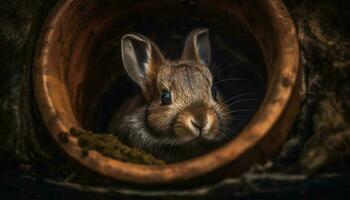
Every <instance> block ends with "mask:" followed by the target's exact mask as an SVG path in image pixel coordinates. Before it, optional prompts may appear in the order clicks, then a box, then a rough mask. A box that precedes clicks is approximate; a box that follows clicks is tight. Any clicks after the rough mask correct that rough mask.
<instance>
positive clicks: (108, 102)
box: [81, 1, 266, 134]
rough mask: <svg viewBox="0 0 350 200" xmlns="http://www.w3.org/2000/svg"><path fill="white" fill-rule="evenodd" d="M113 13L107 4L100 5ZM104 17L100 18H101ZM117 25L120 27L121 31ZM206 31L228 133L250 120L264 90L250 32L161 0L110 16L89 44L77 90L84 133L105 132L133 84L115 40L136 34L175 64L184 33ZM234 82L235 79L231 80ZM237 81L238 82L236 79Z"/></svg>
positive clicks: (205, 11)
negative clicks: (228, 116) (227, 106)
mask: <svg viewBox="0 0 350 200" xmlns="http://www.w3.org/2000/svg"><path fill="white" fill-rule="evenodd" d="M105 9H106V10H105V13H107V14H108V12H109V13H113V6H112V5H110V6H109V7H108V5H106V6H105ZM107 14H105V15H107ZM121 27H122V28H121ZM198 27H205V28H209V30H210V41H211V47H212V64H211V66H210V69H211V71H212V73H213V75H214V82H216V83H215V86H216V87H217V88H218V90H219V91H220V92H221V94H222V95H223V96H224V97H225V99H226V100H228V99H230V98H232V99H231V100H229V101H228V104H232V105H231V106H230V108H231V111H232V112H233V113H232V114H233V115H234V117H235V118H237V119H235V120H234V121H233V124H232V127H230V129H231V130H232V131H233V132H234V134H237V133H238V132H239V131H240V130H241V129H242V128H243V127H244V126H245V125H246V124H247V122H249V120H250V119H251V118H252V117H253V115H254V113H255V112H256V111H257V109H258V107H259V105H260V104H261V102H262V100H263V97H264V94H265V90H266V70H265V64H264V58H263V55H262V52H261V50H260V48H259V46H258V44H257V42H256V41H255V38H254V37H253V36H252V34H251V33H250V32H249V31H248V30H247V29H246V27H244V26H243V25H242V24H241V23H240V22H239V21H238V20H235V19H234V18H233V17H232V16H231V15H229V13H227V12H224V11H223V10H220V9H219V8H216V7H213V6H211V7H209V6H208V5H207V4H193V5H191V4H188V3H186V4H184V3H181V1H161V3H159V4H144V5H143V4H141V5H139V9H130V10H128V9H126V12H124V13H123V14H121V15H118V16H115V17H113V19H112V20H111V22H110V24H109V25H108V26H106V27H105V28H104V30H103V31H102V32H101V33H100V35H99V37H98V39H97V40H96V42H95V43H94V48H92V49H93V51H92V53H91V55H90V58H89V61H88V70H87V76H86V77H87V78H86V80H85V84H84V89H83V98H82V99H83V102H82V106H83V107H85V108H86V109H84V108H83V109H81V110H82V111H84V114H83V115H82V121H83V125H84V128H85V129H88V130H93V131H94V132H105V128H106V126H107V125H108V123H109V121H110V118H111V116H112V115H113V113H115V112H116V110H117V109H118V106H120V105H121V103H122V102H123V101H124V100H126V99H127V98H129V97H131V96H133V95H136V94H138V93H139V92H140V91H139V88H138V86H137V85H136V84H135V83H134V82H132V81H131V79H130V78H129V77H128V76H127V75H126V74H125V71H124V68H123V66H122V61H121V57H120V56H121V50H120V39H121V37H122V36H123V35H124V34H126V33H140V34H142V35H145V36H147V37H148V38H150V39H151V40H153V41H154V42H155V43H156V44H157V45H158V46H159V47H160V49H161V51H162V52H163V53H164V55H165V57H166V58H168V59H170V60H174V59H175V60H176V59H177V58H178V57H179V55H180V53H181V51H182V48H183V44H184V41H185V38H186V36H187V34H188V33H189V32H190V31H192V30H193V29H195V28H198ZM235 79H236V80H235ZM237 79H238V80H237Z"/></svg>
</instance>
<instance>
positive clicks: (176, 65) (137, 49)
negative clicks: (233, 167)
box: [108, 29, 230, 162]
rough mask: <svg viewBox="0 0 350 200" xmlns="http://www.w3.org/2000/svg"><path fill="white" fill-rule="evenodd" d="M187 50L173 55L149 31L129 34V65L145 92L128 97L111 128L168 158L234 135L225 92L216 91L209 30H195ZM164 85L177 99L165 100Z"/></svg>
mask: <svg viewBox="0 0 350 200" xmlns="http://www.w3.org/2000/svg"><path fill="white" fill-rule="evenodd" d="M183 52H184V53H183V55H182V59H181V60H179V61H177V62H173V61H168V60H166V59H164V57H163V55H162V53H161V52H160V50H159V49H158V47H157V46H156V45H155V44H154V43H153V42H152V41H150V40H149V39H147V38H146V37H144V36H141V35H134V34H128V35H126V36H124V37H123V39H122V54H123V61H124V67H125V68H126V71H127V73H128V75H129V76H130V78H131V79H133V80H134V81H135V82H136V83H138V84H139V86H140V87H141V89H142V92H143V93H142V94H140V95H138V96H136V97H134V98H132V99H129V100H127V101H126V102H125V103H124V105H122V106H121V109H120V110H119V111H118V112H117V113H116V115H115V116H114V118H113V120H112V122H111V124H110V126H109V128H108V130H109V131H110V132H113V133H115V134H117V135H118V137H120V138H121V140H122V141H124V142H125V143H126V144H128V145H130V146H133V147H137V148H140V149H143V150H144V151H146V152H149V153H152V154H153V155H154V156H156V157H158V158H160V159H163V160H165V161H167V162H174V161H178V160H183V159H186V158H189V157H192V156H196V155H198V154H200V153H204V152H206V151H208V150H211V149H212V148H213V147H215V146H217V145H220V144H222V143H223V142H225V141H227V140H228V139H229V138H230V136H229V135H228V132H227V128H226V127H227V126H228V122H229V120H230V112H229V109H228V107H227V105H226V104H225V103H224V102H223V99H222V97H221V96H220V94H219V93H217V95H216V96H214V94H212V87H213V77H212V74H211V72H210V70H209V68H208V65H209V64H210V63H208V62H210V58H208V56H209V57H210V43H209V37H208V30H206V29H196V30H194V31H193V32H191V33H190V34H189V36H188V38H187V40H186V42H185V47H184V51H183ZM162 91H169V92H170V93H171V104H169V105H164V104H163V103H162V101H161V93H162Z"/></svg>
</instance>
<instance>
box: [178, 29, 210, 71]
mask: <svg viewBox="0 0 350 200" xmlns="http://www.w3.org/2000/svg"><path fill="white" fill-rule="evenodd" d="M181 59H182V60H187V61H195V62H200V63H201V64H203V65H206V66H209V65H210V61H211V47H210V41H209V30H208V29H203V28H198V29H195V30H193V31H192V32H191V33H190V34H189V35H188V36H187V39H186V42H185V47H184V50H183V52H182V56H181Z"/></svg>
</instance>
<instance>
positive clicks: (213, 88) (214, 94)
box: [211, 86, 218, 101]
mask: <svg viewBox="0 0 350 200" xmlns="http://www.w3.org/2000/svg"><path fill="white" fill-rule="evenodd" d="M211 95H212V96H213V98H214V100H215V101H217V96H218V92H217V90H216V88H215V87H214V86H213V87H211Z"/></svg>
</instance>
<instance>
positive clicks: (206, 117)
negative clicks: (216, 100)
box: [173, 109, 220, 142]
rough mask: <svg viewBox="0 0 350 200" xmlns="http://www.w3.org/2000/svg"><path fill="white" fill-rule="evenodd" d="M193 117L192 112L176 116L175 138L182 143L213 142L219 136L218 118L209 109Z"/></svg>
mask: <svg viewBox="0 0 350 200" xmlns="http://www.w3.org/2000/svg"><path fill="white" fill-rule="evenodd" d="M196 111H197V113H196V115H194V114H193V113H192V112H188V111H184V112H182V113H181V114H179V115H178V117H177V119H176V122H175V124H174V127H173V128H174V134H175V137H177V138H179V139H180V140H182V141H184V142H189V141H192V140H208V141H210V140H214V139H215V138H216V137H217V135H218V134H219V132H220V130H219V128H220V127H219V122H218V121H219V117H218V116H217V113H216V112H215V111H213V110H211V109H206V110H205V111H203V112H199V110H198V109H197V110H196Z"/></svg>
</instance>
